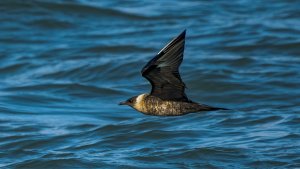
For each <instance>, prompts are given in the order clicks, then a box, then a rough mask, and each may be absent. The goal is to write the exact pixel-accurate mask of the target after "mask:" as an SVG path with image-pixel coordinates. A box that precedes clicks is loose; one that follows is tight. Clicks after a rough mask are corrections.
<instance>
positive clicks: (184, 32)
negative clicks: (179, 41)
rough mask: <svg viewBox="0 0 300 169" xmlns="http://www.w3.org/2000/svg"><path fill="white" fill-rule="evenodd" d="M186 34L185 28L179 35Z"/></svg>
mask: <svg viewBox="0 0 300 169" xmlns="http://www.w3.org/2000/svg"><path fill="white" fill-rule="evenodd" d="M185 34H186V29H184V30H183V31H182V32H181V33H180V34H179V36H178V37H181V36H183V38H185Z"/></svg>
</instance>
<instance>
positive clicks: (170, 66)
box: [120, 30, 226, 116]
mask: <svg viewBox="0 0 300 169" xmlns="http://www.w3.org/2000/svg"><path fill="white" fill-rule="evenodd" d="M185 34H186V31H185V30H184V31H183V32H182V33H181V34H180V35H179V36H177V37H176V38H174V39H173V40H172V41H171V42H170V43H168V44H167V45H166V46H165V47H164V48H163V49H162V50H161V51H160V52H158V54H157V55H156V56H155V57H154V58H153V59H152V60H150V61H149V62H148V63H147V64H146V66H144V68H143V69H142V71H141V73H142V76H143V77H145V78H146V79H147V80H148V81H149V82H150V83H151V85H152V90H151V93H150V94H141V95H138V96H134V97H132V98H130V99H128V100H127V101H125V102H121V103H120V105H129V106H131V107H133V108H134V109H136V110H138V111H140V112H142V113H144V114H148V115H162V116H176V115H184V114H187V113H191V112H198V111H209V110H219V109H222V110H226V109H224V108H216V107H210V106H207V105H203V104H198V103H195V102H193V101H191V100H189V99H188V97H187V96H186V94H185V84H184V83H183V81H182V80H181V77H180V74H179V66H180V64H181V62H182V60H183V53H184V45H185Z"/></svg>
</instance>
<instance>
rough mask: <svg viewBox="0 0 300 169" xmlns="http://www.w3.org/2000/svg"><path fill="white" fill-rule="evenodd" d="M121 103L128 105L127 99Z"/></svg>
mask: <svg viewBox="0 0 300 169" xmlns="http://www.w3.org/2000/svg"><path fill="white" fill-rule="evenodd" d="M119 105H128V102H127V101H123V102H120V103H119Z"/></svg>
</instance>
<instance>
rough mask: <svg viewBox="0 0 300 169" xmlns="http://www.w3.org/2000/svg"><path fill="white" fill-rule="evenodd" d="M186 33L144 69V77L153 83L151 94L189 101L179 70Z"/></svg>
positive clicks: (168, 45) (167, 46) (175, 39)
mask: <svg viewBox="0 0 300 169" xmlns="http://www.w3.org/2000/svg"><path fill="white" fill-rule="evenodd" d="M185 33H186V30H184V31H183V32H182V33H181V34H180V35H179V36H177V37H176V38H174V39H173V40H172V41H171V42H170V43H168V44H167V45H166V46H165V47H164V48H163V49H162V50H161V51H160V52H159V53H158V54H157V55H156V56H155V57H154V58H153V59H152V60H150V61H149V62H148V63H147V65H146V66H145V67H144V68H143V69H142V75H143V77H145V78H146V79H147V80H148V81H149V82H150V83H151V85H152V90H151V95H153V96H157V97H159V98H161V99H162V100H173V101H189V100H188V98H187V96H186V95H185V93H184V90H185V84H184V83H183V81H182V80H181V77H180V74H179V70H178V68H179V66H180V64H181V62H182V60H183V52H184V43H185Z"/></svg>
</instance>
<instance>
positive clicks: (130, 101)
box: [119, 96, 137, 107]
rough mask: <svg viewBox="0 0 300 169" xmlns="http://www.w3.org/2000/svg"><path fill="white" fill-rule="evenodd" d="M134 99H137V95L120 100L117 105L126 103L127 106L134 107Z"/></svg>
mask: <svg viewBox="0 0 300 169" xmlns="http://www.w3.org/2000/svg"><path fill="white" fill-rule="evenodd" d="M136 100H137V96H134V97H131V98H129V99H127V100H126V101H123V102H120V103H119V105H128V106H131V107H134V105H135V103H136Z"/></svg>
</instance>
